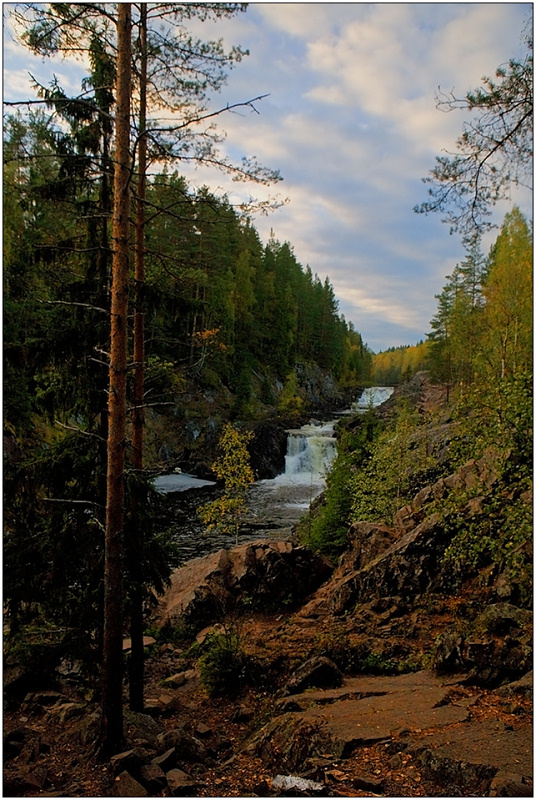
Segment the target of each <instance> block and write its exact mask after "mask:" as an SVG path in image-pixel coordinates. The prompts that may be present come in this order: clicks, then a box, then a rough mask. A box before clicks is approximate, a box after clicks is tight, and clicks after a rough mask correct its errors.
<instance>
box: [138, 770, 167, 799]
mask: <svg viewBox="0 0 536 800" xmlns="http://www.w3.org/2000/svg"><path fill="white" fill-rule="evenodd" d="M140 782H141V783H142V784H143V785H144V786H145V787H146V789H147V791H148V792H150V793H151V796H152V797H154V796H155V795H161V794H162V790H163V789H165V788H166V785H167V782H166V775H165V772H164V771H163V770H162V769H161V768H160V767H159V766H158V764H144V765H143V766H142V768H141V770H140Z"/></svg>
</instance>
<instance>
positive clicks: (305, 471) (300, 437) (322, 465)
mask: <svg viewBox="0 0 536 800" xmlns="http://www.w3.org/2000/svg"><path fill="white" fill-rule="evenodd" d="M335 455H336V444H335V437H334V435H333V423H329V424H327V425H315V424H314V423H311V424H309V425H304V426H303V428H300V429H299V430H295V431H288V437H287V454H286V456H285V472H284V479H287V480H290V481H291V482H294V483H298V482H299V483H301V482H307V483H309V482H311V481H313V482H317V481H320V480H322V478H323V477H324V476H325V474H326V472H328V470H329V468H330V466H331V464H332V463H333V460H334V458H335Z"/></svg>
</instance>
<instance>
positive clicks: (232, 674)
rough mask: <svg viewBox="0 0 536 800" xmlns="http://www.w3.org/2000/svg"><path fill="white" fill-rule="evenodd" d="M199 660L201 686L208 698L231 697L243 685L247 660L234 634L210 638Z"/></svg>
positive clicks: (229, 633)
mask: <svg viewBox="0 0 536 800" xmlns="http://www.w3.org/2000/svg"><path fill="white" fill-rule="evenodd" d="M206 648H207V649H206V652H205V653H204V655H202V656H201V658H200V659H199V669H200V672H201V684H202V685H203V687H204V689H205V690H206V692H207V693H208V695H209V697H221V696H223V695H233V694H236V692H237V691H238V690H239V689H240V687H241V686H242V685H243V683H244V681H245V678H246V673H247V662H248V659H247V657H246V655H245V653H244V651H243V649H242V645H241V643H240V638H239V637H238V635H237V634H236V633H234V632H226V633H223V634H219V635H216V636H210V637H209V638H208V639H207V643H206Z"/></svg>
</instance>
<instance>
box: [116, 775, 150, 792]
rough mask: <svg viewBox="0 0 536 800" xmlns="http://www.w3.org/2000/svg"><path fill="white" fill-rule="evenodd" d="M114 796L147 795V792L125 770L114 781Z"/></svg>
mask: <svg viewBox="0 0 536 800" xmlns="http://www.w3.org/2000/svg"><path fill="white" fill-rule="evenodd" d="M113 792H114V797H149V792H148V791H147V790H146V789H145V787H144V786H142V785H141V783H139V782H138V781H137V780H136V779H135V778H133V777H132V775H130V774H129V773H128V772H127V771H126V770H125V771H124V772H122V773H121V774H120V775H118V776H117V778H116V779H115V781H114V788H113Z"/></svg>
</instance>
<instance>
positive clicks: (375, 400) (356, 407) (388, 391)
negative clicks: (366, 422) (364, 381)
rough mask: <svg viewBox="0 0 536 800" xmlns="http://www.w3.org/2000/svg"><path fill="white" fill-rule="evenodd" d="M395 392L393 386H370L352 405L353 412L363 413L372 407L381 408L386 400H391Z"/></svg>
mask: <svg viewBox="0 0 536 800" xmlns="http://www.w3.org/2000/svg"><path fill="white" fill-rule="evenodd" d="M393 392H394V388H393V387H392V386H369V387H368V388H367V389H365V390H364V392H363V394H362V395H361V397H360V398H359V400H357V401H356V402H355V403H353V404H352V409H351V410H352V411H353V412H358V413H361V412H363V411H366V410H367V408H370V407H371V406H372V407H373V408H376V406H381V404H382V403H385V401H386V400H389V398H390V397H391V395H392V394H393Z"/></svg>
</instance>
